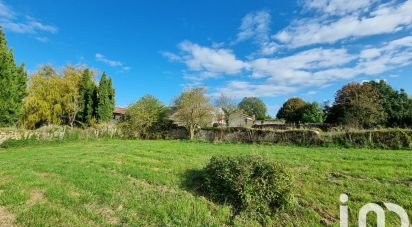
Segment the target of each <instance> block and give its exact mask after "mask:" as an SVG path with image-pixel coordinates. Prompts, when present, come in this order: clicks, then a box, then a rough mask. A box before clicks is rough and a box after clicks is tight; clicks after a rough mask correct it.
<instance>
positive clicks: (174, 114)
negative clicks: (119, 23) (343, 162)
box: [121, 81, 412, 138]
mask: <svg viewBox="0 0 412 227" xmlns="http://www.w3.org/2000/svg"><path fill="white" fill-rule="evenodd" d="M219 110H221V111H222V112H223V118H222V119H224V120H225V121H226V125H229V123H230V122H229V120H230V118H231V116H232V115H233V114H235V113H238V112H241V113H245V114H247V115H249V116H255V117H256V119H257V120H264V119H268V118H270V117H268V116H267V114H266V113H267V108H266V106H265V104H264V103H263V101H262V100H260V99H259V98H256V97H247V98H244V99H243V100H242V101H241V102H240V103H238V104H237V103H236V102H235V101H234V100H233V99H231V98H229V97H227V96H224V95H221V96H220V97H218V98H217V99H215V102H214V105H213V104H212V103H211V102H210V100H209V98H208V97H207V95H206V90H205V89H203V88H194V89H190V90H187V91H184V92H182V93H181V94H180V95H179V96H178V97H177V98H176V99H175V101H174V103H173V105H172V106H171V107H167V106H165V105H163V104H162V103H161V102H160V101H159V100H158V99H156V98H155V97H153V96H150V95H149V96H144V97H142V98H141V99H140V100H138V101H137V102H136V103H134V104H133V105H131V106H130V107H129V108H128V109H127V111H126V117H125V120H124V121H123V122H122V123H121V127H122V129H123V132H124V133H125V134H126V135H128V136H130V137H139V138H147V137H148V136H149V134H152V133H154V132H157V131H159V130H160V131H161V130H163V129H164V128H165V127H170V126H171V124H172V123H171V121H173V122H174V123H175V124H177V125H180V126H184V127H186V129H187V130H188V132H189V135H190V138H193V137H194V134H195V131H196V130H197V129H199V128H201V127H204V126H207V125H210V123H211V122H212V120H213V118H216V117H217V116H218V115H219V113H220V112H219ZM276 117H277V118H278V119H283V120H285V121H286V122H288V123H324V122H327V123H332V124H340V125H344V126H349V127H354V128H371V127H376V126H385V127H412V100H411V99H410V98H409V97H408V94H407V93H406V92H405V91H403V90H400V91H396V90H395V89H393V88H392V87H391V86H390V85H389V84H387V83H386V82H385V81H379V82H375V81H370V82H366V83H350V84H347V85H345V86H344V87H342V89H340V90H339V91H338V92H337V93H336V97H335V101H334V103H333V105H327V104H325V105H324V106H321V105H320V104H318V103H316V102H305V101H304V100H303V99H301V98H296V97H295V98H291V99H289V100H287V101H286V102H285V103H284V104H283V106H282V108H281V109H280V110H279V112H278V113H277V116H276Z"/></svg>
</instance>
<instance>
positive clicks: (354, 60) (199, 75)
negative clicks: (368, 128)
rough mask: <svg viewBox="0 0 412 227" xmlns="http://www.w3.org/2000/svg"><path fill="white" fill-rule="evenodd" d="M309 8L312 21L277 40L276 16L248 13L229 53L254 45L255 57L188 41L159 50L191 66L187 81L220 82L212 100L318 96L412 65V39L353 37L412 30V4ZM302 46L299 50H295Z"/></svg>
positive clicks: (320, 2)
mask: <svg viewBox="0 0 412 227" xmlns="http://www.w3.org/2000/svg"><path fill="white" fill-rule="evenodd" d="M304 7H305V10H306V11H308V10H311V11H312V12H310V13H308V12H306V13H307V14H305V15H315V17H312V18H304V19H298V20H295V21H294V22H292V23H291V24H290V25H289V26H287V27H286V28H285V29H282V30H280V31H279V32H278V33H277V34H276V35H275V36H272V37H271V36H270V33H271V29H270V26H271V21H270V20H271V16H270V14H269V13H268V12H267V11H258V12H253V13H250V14H248V15H246V16H245V17H244V18H243V19H242V22H241V26H240V28H239V32H238V34H237V35H236V40H235V41H234V42H232V43H231V44H230V47H231V48H235V47H236V46H235V45H236V44H238V43H239V42H243V41H251V42H252V43H253V44H256V46H257V51H256V52H254V53H253V54H249V55H246V56H236V55H235V53H234V51H233V50H232V49H227V48H225V44H224V43H223V44H219V45H211V46H201V45H198V44H195V43H192V42H189V41H184V42H182V43H181V44H180V45H179V50H180V52H179V53H177V54H176V53H170V52H162V55H163V56H164V57H166V58H168V59H169V60H171V61H177V62H181V63H184V64H185V65H186V69H185V70H184V71H183V72H184V78H185V79H186V80H188V81H190V83H191V85H193V84H195V85H207V80H210V79H214V80H221V82H222V83H223V85H221V86H218V87H212V89H209V90H211V94H212V95H218V94H221V93H223V94H226V95H228V96H231V97H245V96H260V97H271V96H278V95H288V94H291V93H294V92H297V91H300V90H304V89H306V91H309V92H307V93H305V94H306V95H315V94H316V93H315V92H314V91H315V89H317V88H323V87H327V86H330V85H332V84H334V83H335V82H336V81H340V82H343V81H344V82H348V81H357V80H359V78H362V79H363V78H365V77H373V78H376V77H379V76H381V74H382V73H386V72H389V73H390V74H391V73H393V72H392V71H393V70H394V69H399V68H401V67H404V66H407V65H412V36H404V37H401V38H399V39H395V40H391V41H387V42H384V43H377V42H376V41H373V40H372V43H371V40H367V41H368V42H356V41H359V40H356V39H354V38H356V37H364V36H365V37H366V36H371V35H377V34H379V35H383V34H386V33H391V34H395V33H396V36H397V37H399V36H400V35H401V34H402V33H401V32H399V31H409V30H410V29H411V28H412V26H411V24H412V13H411V12H412V0H406V1H403V2H400V1H390V2H388V3H385V4H380V0H359V1H356V2H351V3H350V4H349V3H347V2H346V1H343V0H306V2H305V4H304ZM313 11H314V13H315V14H313ZM408 29H409V30H408ZM404 33H406V34H407V32H404ZM348 40H350V41H351V42H345V45H340V44H336V43H337V42H338V41H348ZM342 43H343V42H342ZM324 44H336V45H334V46H331V45H324ZM325 46H326V47H325ZM297 47H299V49H298V50H296V49H295V50H293V48H297ZM278 51H279V52H278ZM276 52H278V54H276V55H275V53H276ZM228 75H229V76H230V77H229V76H228ZM226 76H228V77H226Z"/></svg>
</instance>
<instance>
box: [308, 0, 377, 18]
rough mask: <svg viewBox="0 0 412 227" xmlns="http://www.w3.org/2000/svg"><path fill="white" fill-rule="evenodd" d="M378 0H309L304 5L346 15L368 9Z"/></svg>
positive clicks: (310, 8)
mask: <svg viewBox="0 0 412 227" xmlns="http://www.w3.org/2000/svg"><path fill="white" fill-rule="evenodd" d="M376 1H377V0H356V1H351V2H348V0H307V1H306V2H304V6H305V7H306V8H307V9H308V10H316V11H319V12H322V13H326V14H331V15H346V14H350V13H358V12H360V11H366V10H367V9H368V8H369V7H370V6H371V5H373V3H375V2H376Z"/></svg>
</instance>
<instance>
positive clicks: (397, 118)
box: [367, 80, 412, 127]
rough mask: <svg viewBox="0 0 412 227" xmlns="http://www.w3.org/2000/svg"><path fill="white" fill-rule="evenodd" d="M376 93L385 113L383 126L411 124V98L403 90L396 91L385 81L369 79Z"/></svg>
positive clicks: (406, 125) (405, 125)
mask: <svg viewBox="0 0 412 227" xmlns="http://www.w3.org/2000/svg"><path fill="white" fill-rule="evenodd" d="M367 84H368V85H370V86H372V87H374V88H375V89H376V91H377V93H378V96H379V99H380V101H381V102H382V105H383V108H384V111H385V113H386V119H385V122H384V123H385V126H387V127H408V126H412V100H411V99H410V98H409V97H408V94H407V93H406V92H405V91H404V90H400V91H397V90H395V89H394V88H393V87H392V86H390V85H389V84H388V83H387V82H386V81H384V80H380V81H369V82H367Z"/></svg>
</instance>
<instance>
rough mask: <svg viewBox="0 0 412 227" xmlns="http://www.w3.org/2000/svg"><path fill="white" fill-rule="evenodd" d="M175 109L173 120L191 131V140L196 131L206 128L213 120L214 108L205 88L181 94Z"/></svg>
mask: <svg viewBox="0 0 412 227" xmlns="http://www.w3.org/2000/svg"><path fill="white" fill-rule="evenodd" d="M175 108H176V112H175V113H174V114H173V116H172V118H173V120H174V121H175V122H176V123H178V124H179V125H182V126H184V127H185V128H186V129H187V130H188V131H189V133H190V139H191V140H192V139H193V138H194V135H195V131H196V130H197V129H198V128H199V127H202V126H206V125H207V124H208V123H210V122H211V121H212V118H213V107H212V105H211V104H210V103H209V99H208V98H207V97H206V95H205V89H203V88H193V89H190V90H188V91H185V92H183V93H182V94H180V96H179V97H178V98H177V99H176V101H175Z"/></svg>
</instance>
